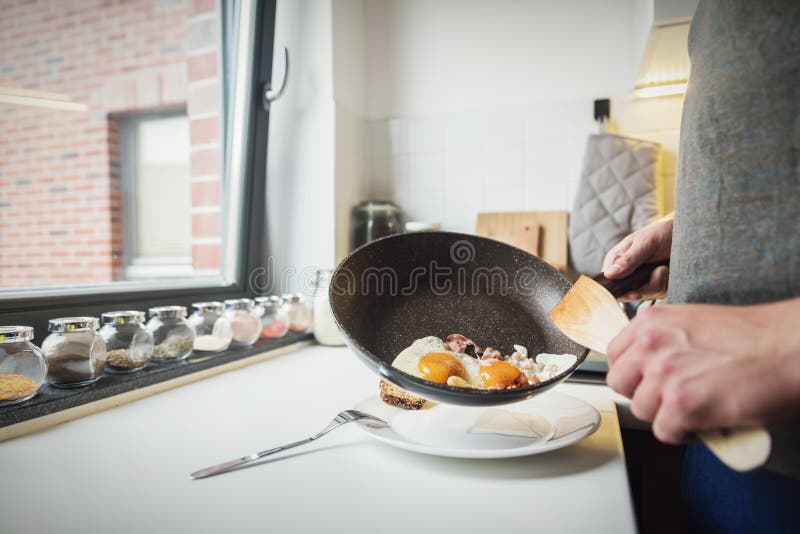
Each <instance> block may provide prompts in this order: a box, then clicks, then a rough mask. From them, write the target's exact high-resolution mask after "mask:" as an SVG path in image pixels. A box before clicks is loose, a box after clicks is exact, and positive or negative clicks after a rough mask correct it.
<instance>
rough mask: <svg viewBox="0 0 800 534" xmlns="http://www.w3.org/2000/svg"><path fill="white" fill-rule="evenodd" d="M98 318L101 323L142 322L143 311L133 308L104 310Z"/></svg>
mask: <svg viewBox="0 0 800 534" xmlns="http://www.w3.org/2000/svg"><path fill="white" fill-rule="evenodd" d="M100 319H101V321H102V323H103V324H140V323H142V322H144V312H141V311H135V310H125V311H113V312H106V313H104V314H103V315H101V316H100Z"/></svg>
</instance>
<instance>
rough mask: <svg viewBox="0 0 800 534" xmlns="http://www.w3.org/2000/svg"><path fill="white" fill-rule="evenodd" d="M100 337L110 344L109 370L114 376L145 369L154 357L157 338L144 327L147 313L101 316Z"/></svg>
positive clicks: (120, 313)
mask: <svg viewBox="0 0 800 534" xmlns="http://www.w3.org/2000/svg"><path fill="white" fill-rule="evenodd" d="M101 322H102V323H103V327H102V328H101V329H100V336H102V338H103V340H104V341H105V342H106V367H105V370H106V371H108V372H110V373H131V372H133V371H138V370H139V369H142V368H143V367H144V366H145V365H147V363H148V362H149V361H150V358H152V357H153V336H152V334H150V332H148V331H147V329H146V328H145V327H144V312H140V311H114V312H107V313H104V314H103V315H102V316H101Z"/></svg>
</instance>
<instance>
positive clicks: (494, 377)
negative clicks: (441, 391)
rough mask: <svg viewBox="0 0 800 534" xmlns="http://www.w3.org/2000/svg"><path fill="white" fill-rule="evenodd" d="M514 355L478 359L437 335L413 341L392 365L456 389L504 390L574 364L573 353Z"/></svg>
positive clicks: (524, 352)
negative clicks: (521, 379) (451, 347)
mask: <svg viewBox="0 0 800 534" xmlns="http://www.w3.org/2000/svg"><path fill="white" fill-rule="evenodd" d="M514 351H515V352H514V354H512V355H511V356H510V357H508V359H506V360H505V361H501V360H479V359H476V358H474V357H472V356H469V355H467V354H459V353H457V352H453V351H451V350H449V347H448V346H447V344H446V343H445V342H444V341H442V340H441V339H439V338H438V337H435V336H428V337H424V338H421V339H418V340H416V341H414V342H413V343H412V344H411V345H410V346H409V347H407V348H406V349H404V350H403V351H402V352H401V353H400V354H398V355H397V357H396V358H395V359H394V361H393V362H392V366H393V367H395V368H397V369H399V370H401V371H403V372H404V373H408V374H410V375H412V376H416V377H419V378H423V379H425V380H430V381H431V382H436V383H438V384H449V385H451V386H457V387H470V386H471V387H474V388H482V389H486V388H498V389H503V388H505V387H508V386H509V385H512V384H514V382H515V379H516V378H517V377H519V372H522V373H523V374H524V375H525V377H526V378H527V379H528V382H529V383H531V384H536V383H539V382H543V381H545V380H549V379H550V378H553V377H555V376H558V375H559V374H561V373H563V372H564V371H566V370H567V369H569V368H570V367H571V366H572V365H574V364H575V362H576V361H577V358H576V357H575V356H574V355H572V354H545V353H542V354H539V355H538V356H536V358H535V359H534V358H529V357H528V350H527V349H526V348H525V347H523V346H522V345H514Z"/></svg>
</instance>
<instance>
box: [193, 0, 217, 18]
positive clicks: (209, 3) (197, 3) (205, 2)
mask: <svg viewBox="0 0 800 534" xmlns="http://www.w3.org/2000/svg"><path fill="white" fill-rule="evenodd" d="M216 9H217V3H216V1H215V0H191V8H190V10H191V11H190V12H191V14H192V15H201V14H203V13H208V12H214V11H215V10H216Z"/></svg>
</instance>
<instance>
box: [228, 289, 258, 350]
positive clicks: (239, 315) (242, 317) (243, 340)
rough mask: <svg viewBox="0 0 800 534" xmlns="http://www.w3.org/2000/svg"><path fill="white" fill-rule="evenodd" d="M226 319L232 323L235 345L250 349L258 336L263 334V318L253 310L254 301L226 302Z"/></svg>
mask: <svg viewBox="0 0 800 534" xmlns="http://www.w3.org/2000/svg"><path fill="white" fill-rule="evenodd" d="M225 317H227V318H228V319H229V320H230V322H231V332H233V344H234V345H236V346H239V347H248V346H250V345H252V344H253V343H255V342H256V340H257V339H258V335H259V334H260V333H261V318H260V317H259V316H258V314H257V313H256V311H255V310H254V309H253V301H252V300H250V299H229V300H226V301H225Z"/></svg>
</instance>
